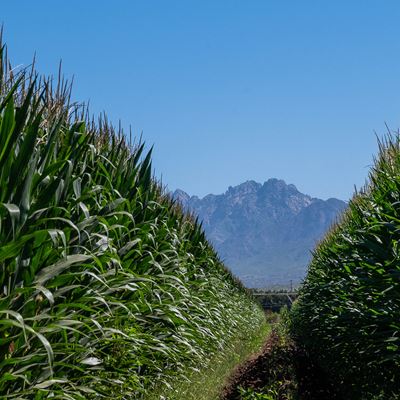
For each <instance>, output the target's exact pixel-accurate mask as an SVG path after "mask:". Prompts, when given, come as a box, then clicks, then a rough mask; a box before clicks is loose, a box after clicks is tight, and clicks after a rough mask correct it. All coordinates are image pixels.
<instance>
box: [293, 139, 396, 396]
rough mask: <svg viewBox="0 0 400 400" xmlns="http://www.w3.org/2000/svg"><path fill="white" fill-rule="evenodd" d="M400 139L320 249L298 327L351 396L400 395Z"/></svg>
mask: <svg viewBox="0 0 400 400" xmlns="http://www.w3.org/2000/svg"><path fill="white" fill-rule="evenodd" d="M399 243H400V137H399V136H398V135H397V134H394V135H390V136H388V137H387V139H386V140H385V142H384V143H381V144H380V153H379V155H378V157H377V159H376V160H375V165H374V166H373V168H372V170H371V173H370V175H369V183H368V184H367V185H366V187H365V188H364V189H363V190H362V191H361V192H360V193H356V194H355V196H354V197H353V199H352V201H351V202H350V205H349V208H348V210H347V212H346V213H345V215H344V216H343V218H342V219H341V220H340V221H339V223H338V224H337V225H336V226H335V227H333V229H332V230H331V231H330V232H329V233H328V235H327V236H326V238H325V239H324V240H323V241H322V242H321V243H320V244H319V246H318V247H317V249H316V251H315V254H314V257H313V260H312V262H311V264H310V266H309V271H308V275H307V279H306V281H305V283H304V285H303V287H302V288H301V290H300V295H299V299H298V302H297V304H296V306H295V307H294V308H293V310H292V317H293V325H292V328H293V332H294V334H295V335H296V336H297V338H298V341H299V342H300V343H302V344H303V345H304V346H305V347H306V348H307V349H308V351H309V352H310V353H311V354H312V356H313V357H314V358H315V359H316V360H317V362H318V363H319V364H320V365H321V366H322V367H323V368H324V369H325V370H326V371H327V372H328V373H329V375H330V376H331V379H332V381H333V382H334V383H335V384H336V385H337V387H338V388H341V389H342V390H343V392H344V393H343V394H345V395H346V396H348V398H352V399H364V398H373V396H377V395H382V396H383V397H384V398H397V396H398V395H399V394H400V384H399V382H400V322H399V321H400V280H399V277H400V251H399V249H400V248H399Z"/></svg>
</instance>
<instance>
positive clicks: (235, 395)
mask: <svg viewBox="0 0 400 400" xmlns="http://www.w3.org/2000/svg"><path fill="white" fill-rule="evenodd" d="M239 388H244V389H252V390H254V391H255V392H259V393H266V394H267V393H268V394H270V396H271V399H274V400H275V399H276V400H292V399H298V400H340V399H341V397H339V395H338V394H337V392H336V390H335V388H334V387H333V386H332V385H330V384H329V380H328V379H327V376H326V375H325V374H324V373H323V372H322V370H321V369H320V368H318V366H316V365H315V364H314V363H313V362H312V361H311V360H310V358H309V357H308V356H307V354H306V353H305V352H304V351H303V350H301V349H299V347H298V346H296V344H295V343H293V342H292V341H288V340H283V339H282V338H281V337H280V336H279V334H278V333H277V332H276V331H273V332H272V333H271V334H270V335H269V336H268V338H267V340H266V342H265V344H264V346H263V348H262V350H261V351H260V352H259V353H257V354H255V355H253V356H252V357H250V358H249V359H248V360H247V361H246V362H245V363H244V364H242V365H240V366H239V367H238V368H237V369H236V370H235V371H234V372H233V374H232V375H231V377H230V378H229V380H228V382H227V384H226V386H225V388H224V390H223V392H222V393H221V400H241V399H242V397H241V394H240V390H239Z"/></svg>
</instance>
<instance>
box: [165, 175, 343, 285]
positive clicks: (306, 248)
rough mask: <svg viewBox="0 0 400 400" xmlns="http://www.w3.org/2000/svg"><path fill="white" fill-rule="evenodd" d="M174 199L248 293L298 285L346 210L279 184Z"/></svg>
mask: <svg viewBox="0 0 400 400" xmlns="http://www.w3.org/2000/svg"><path fill="white" fill-rule="evenodd" d="M172 197H173V198H174V199H175V200H177V201H178V202H179V203H181V205H182V206H183V207H184V208H185V209H187V210H189V211H191V212H192V213H194V214H195V215H197V216H198V217H199V219H200V220H201V221H202V223H203V227H204V230H205V232H206V235H207V237H208V239H209V240H210V241H211V243H212V244H213V245H214V247H215V248H216V250H217V252H218V254H219V255H220V257H221V258H222V260H223V261H224V262H225V263H226V265H227V266H228V267H229V268H230V269H231V270H232V271H233V273H234V274H235V275H237V276H238V277H239V278H240V279H241V280H242V281H243V282H244V284H245V285H246V286H249V287H265V286H268V287H270V286H282V285H288V284H289V282H290V281H294V282H295V283H299V282H300V281H301V280H302V279H303V277H304V276H305V273H306V267H307V264H308V262H309V260H310V255H311V251H312V250H313V248H314V247H315V244H316V243H317V242H318V241H319V240H320V239H321V238H322V237H323V234H324V233H325V232H326V231H327V229H328V228H329V227H330V226H331V225H332V223H333V222H334V221H335V219H336V218H337V217H338V216H339V215H340V213H341V212H342V211H343V210H344V209H345V207H346V205H347V204H346V203H345V202H344V201H342V200H339V199H336V198H329V199H327V200H322V199H318V198H315V197H311V196H309V195H307V194H303V193H301V192H300V191H299V190H298V189H297V187H296V186H295V185H293V184H286V182H285V181H284V180H282V179H277V178H270V179H268V180H267V181H265V182H264V183H259V182H256V181H254V180H248V181H246V182H243V183H241V184H239V185H236V186H229V187H228V189H227V190H226V191H225V192H224V193H222V194H218V195H215V194H208V195H206V196H204V197H202V198H200V197H198V196H190V195H189V194H188V193H186V192H184V191H183V190H181V189H177V190H175V192H173V193H172Z"/></svg>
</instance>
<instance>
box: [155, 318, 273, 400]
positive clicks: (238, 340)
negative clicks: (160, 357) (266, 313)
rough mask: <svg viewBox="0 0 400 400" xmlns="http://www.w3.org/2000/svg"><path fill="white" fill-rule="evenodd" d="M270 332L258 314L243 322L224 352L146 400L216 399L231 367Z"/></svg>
mask: <svg viewBox="0 0 400 400" xmlns="http://www.w3.org/2000/svg"><path fill="white" fill-rule="evenodd" d="M270 332H271V324H269V323H267V322H266V320H265V318H264V317H263V316H262V315H260V318H259V319H258V320H255V321H253V323H252V324H251V325H248V324H247V325H244V326H243V327H242V329H241V330H240V331H239V332H238V334H237V335H236V336H235V337H233V338H232V339H231V342H230V343H229V344H228V346H227V347H226V349H225V350H224V351H223V352H221V353H219V354H217V355H216V356H214V357H212V358H211V360H210V362H209V363H207V364H205V365H202V366H200V368H199V370H198V371H195V372H193V373H192V374H191V375H190V376H188V379H187V381H185V382H182V383H180V384H178V385H176V386H175V385H174V387H173V388H172V389H167V388H164V390H160V391H159V392H157V393H155V394H153V395H152V396H149V400H155V399H159V398H160V397H161V398H162V397H164V398H166V399H168V400H182V399H185V400H218V398H219V397H218V396H219V394H220V393H221V390H222V389H223V387H224V384H225V383H226V381H227V379H228V377H229V376H230V374H231V373H232V371H233V370H234V368H235V367H237V366H238V365H239V364H241V363H243V362H244V361H245V360H246V359H247V358H248V357H249V356H250V355H252V354H254V353H256V352H258V351H259V350H260V349H261V347H262V345H263V344H264V343H265V339H266V337H267V336H268V334H269V333H270Z"/></svg>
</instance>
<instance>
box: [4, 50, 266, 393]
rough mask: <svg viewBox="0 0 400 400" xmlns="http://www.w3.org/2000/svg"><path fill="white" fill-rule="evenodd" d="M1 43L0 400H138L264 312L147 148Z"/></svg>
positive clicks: (62, 83) (184, 373) (170, 381)
mask: <svg viewBox="0 0 400 400" xmlns="http://www.w3.org/2000/svg"><path fill="white" fill-rule="evenodd" d="M70 93H71V92H70V86H69V84H68V82H66V81H64V80H63V79H61V78H60V79H59V80H58V82H57V83H56V84H53V83H52V81H51V80H50V79H43V78H40V77H39V76H38V75H37V74H36V72H35V71H34V68H32V69H30V70H21V71H19V72H15V71H13V70H12V69H11V67H10V66H9V62H8V60H7V57H6V48H5V46H2V47H1V51H0V370H1V375H0V397H1V398H4V399H7V398H10V399H23V398H34V399H42V398H47V397H51V398H54V399H58V398H59V399H90V398H96V399H97V398H111V397H113V398H144V397H146V394H148V393H149V392H150V391H151V390H153V389H154V388H155V387H156V386H158V387H160V386H162V385H173V384H174V382H176V381H178V380H181V379H184V378H185V376H187V375H188V374H189V373H190V372H191V371H192V370H193V369H195V368H196V367H197V366H198V365H199V364H206V363H207V362H208V360H209V359H210V358H211V357H212V355H213V354H214V353H215V352H217V351H222V350H223V349H225V348H226V346H227V345H228V343H229V340H230V338H231V337H233V336H234V335H235V333H236V332H238V331H239V330H240V329H241V327H243V326H244V325H245V324H248V323H251V324H254V323H257V321H260V319H261V318H262V313H261V311H260V309H259V308H258V307H257V306H256V305H255V304H254V302H253V301H252V300H250V297H249V295H248V294H247V292H246V291H245V290H244V289H243V287H242V286H241V285H240V283H239V282H238V281H236V280H235V279H234V278H233V276H232V275H231V274H230V272H229V271H228V270H227V269H226V268H225V267H224V266H223V265H222V263H221V262H220V261H219V259H218V256H217V255H216V253H215V252H214V250H213V249H212V247H211V246H210V245H209V244H208V242H207V240H206V238H205V236H204V233H203V231H202V229H201V226H200V224H199V223H198V222H197V221H196V220H195V219H194V218H193V217H192V216H190V215H187V214H185V213H183V212H182V210H181V209H180V207H179V205H177V204H175V203H174V202H173V201H172V200H171V199H169V198H168V196H167V195H165V194H164V193H163V190H162V188H161V186H160V185H159V184H158V183H157V182H155V180H154V179H153V178H152V170H151V150H150V151H147V152H146V150H145V146H144V144H143V143H142V142H140V141H138V142H135V141H134V140H133V139H131V138H129V137H127V136H125V135H124V134H123V132H122V131H121V130H118V131H116V130H115V129H114V128H113V127H112V126H111V124H110V123H108V121H107V119H106V118H105V117H102V118H101V119H100V120H99V121H98V122H94V121H93V120H91V119H89V117H88V116H87V110H86V109H85V108H84V107H81V106H78V105H76V104H73V103H71V100H70V97H71V96H70Z"/></svg>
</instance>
